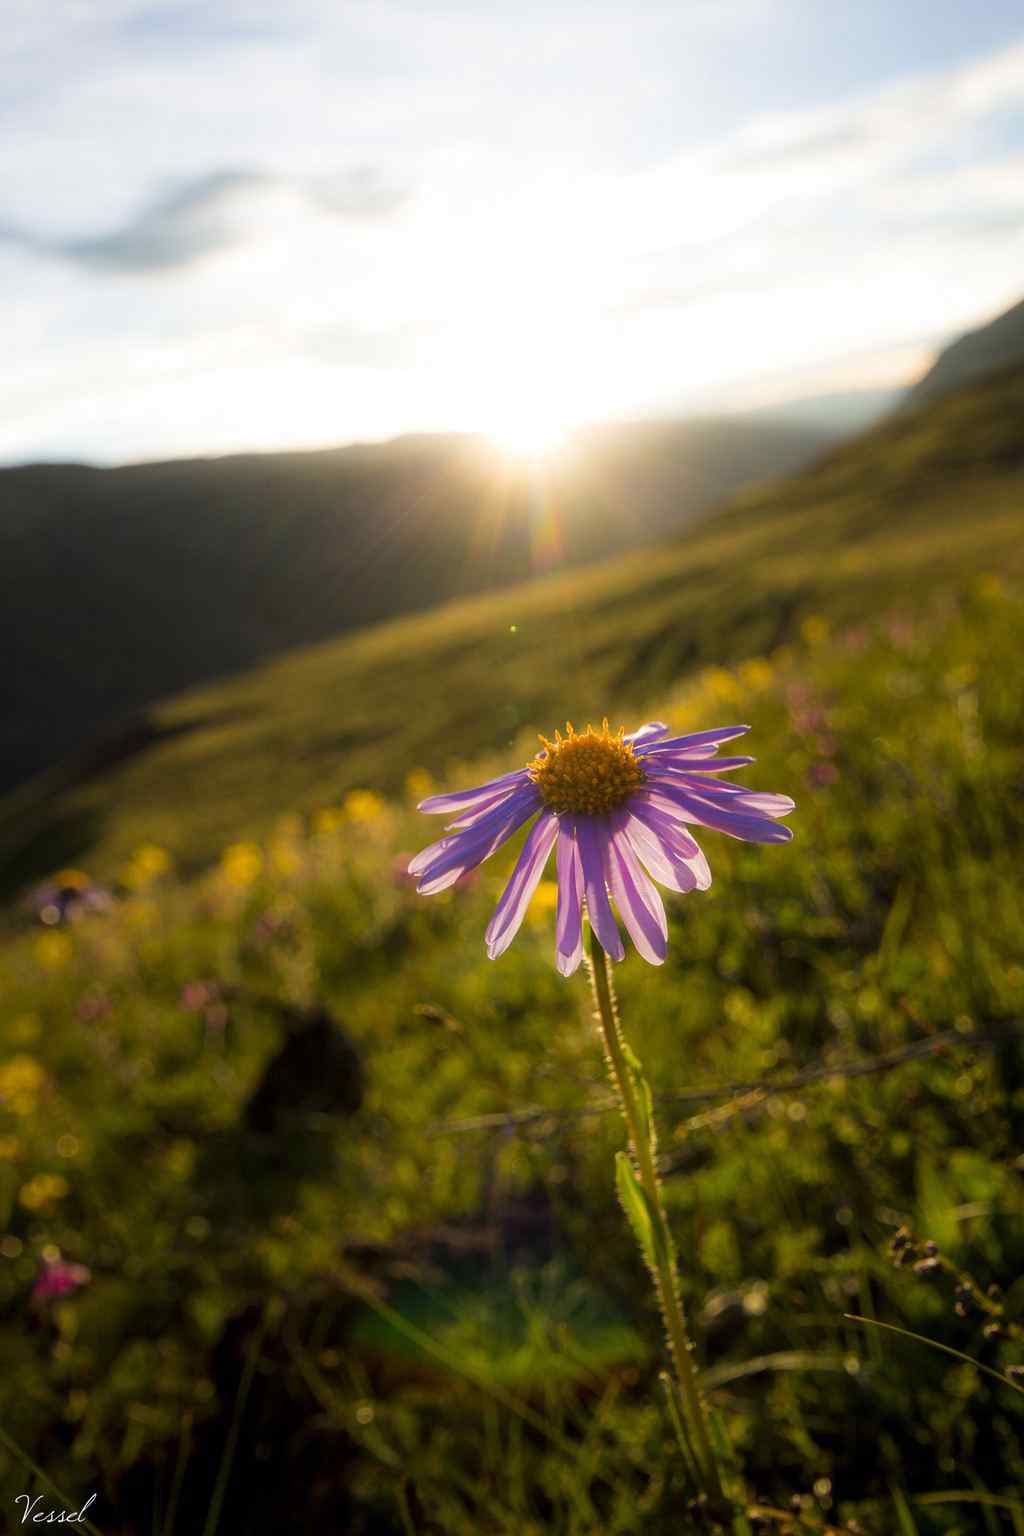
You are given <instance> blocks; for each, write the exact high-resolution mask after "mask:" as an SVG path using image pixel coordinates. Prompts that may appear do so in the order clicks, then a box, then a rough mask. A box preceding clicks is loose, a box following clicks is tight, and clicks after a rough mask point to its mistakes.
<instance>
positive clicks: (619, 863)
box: [604, 829, 668, 965]
mask: <svg viewBox="0 0 1024 1536" xmlns="http://www.w3.org/2000/svg"><path fill="white" fill-rule="evenodd" d="M604 853H605V878H606V879H607V881H608V885H609V887H610V889H611V893H612V896H613V897H614V898H615V905H616V906H617V907H618V909H619V916H620V917H621V918H622V921H623V922H624V923H625V925H626V931H627V932H628V934H629V936H630V938H631V939H632V940H633V943H634V945H635V946H636V951H637V954H639V955H640V956H642V958H643V959H644V960H646V961H647V962H648V963H649V964H650V965H661V964H662V962H663V961H664V959H665V955H666V954H667V952H668V920H667V919H666V917H665V908H664V906H663V904H662V900H661V897H660V896H659V895H658V892H657V889H656V887H655V886H654V885H653V884H652V882H651V880H650V878H649V877H648V876H647V875H646V874H645V873H644V871H643V870H642V869H641V868H640V864H639V862H638V860H637V857H636V854H635V853H634V852H633V849H632V846H631V845H630V841H629V838H628V837H627V835H626V833H625V831H623V830H621V829H620V830H619V831H617V832H613V834H612V836H611V838H610V839H609V840H608V842H607V843H606V844H605V849H604Z"/></svg>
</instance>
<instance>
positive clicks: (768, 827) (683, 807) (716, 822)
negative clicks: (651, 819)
mask: <svg viewBox="0 0 1024 1536" xmlns="http://www.w3.org/2000/svg"><path fill="white" fill-rule="evenodd" d="M652 791H653V792H654V793H656V794H657V795H659V796H662V797H664V798H665V799H667V800H670V801H671V802H672V803H673V804H674V805H676V806H677V807H678V810H679V813H680V814H681V815H682V816H683V818H684V820H686V821H692V822H696V823H697V825H698V826H701V827H712V828H713V829H714V830H715V831H716V832H725V833H726V834H727V835H728V836H729V837H738V838H740V839H742V841H744V842H747V843H788V842H789V840H790V838H791V837H792V836H793V834H792V832H791V831H790V830H789V828H788V827H780V826H779V825H778V824H777V823H776V822H774V821H772V820H771V818H770V817H768V816H759V815H758V814H757V812H756V811H749V812H743V811H733V810H731V809H727V808H726V805H725V804H724V803H723V801H722V800H721V799H720V800H718V801H714V800H711V799H709V798H706V797H705V796H703V795H698V794H695V793H694V792H693V791H692V790H689V789H683V788H681V787H677V786H676V785H675V784H668V783H664V782H662V783H659V784H657V785H656V786H652ZM638 793H639V794H643V793H644V791H642V790H641V791H639V792H638Z"/></svg>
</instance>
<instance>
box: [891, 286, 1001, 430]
mask: <svg viewBox="0 0 1024 1536" xmlns="http://www.w3.org/2000/svg"><path fill="white" fill-rule="evenodd" d="M1022 364H1024V299H1022V300H1021V302H1020V303H1019V304H1015V305H1014V306H1013V308H1012V309H1008V310H1006V312H1005V313H1004V314H1001V315H997V316H996V317H995V319H994V320H990V321H989V322H988V324H987V325H979V326H978V327H977V329H975V330H973V331H968V332H967V333H966V334H965V335H963V336H958V337H957V339H956V341H954V342H951V343H950V345H949V346H948V347H945V348H943V350H942V351H941V352H940V353H939V355H938V357H937V358H936V359H935V362H934V363H933V364H932V366H931V368H929V370H928V372H927V373H926V374H925V375H924V377H923V378H922V379H919V380H918V382H917V383H916V384H915V385H914V387H913V389H911V390H910V392H909V394H908V395H907V403H908V404H909V405H911V406H917V405H922V404H924V402H925V401H927V400H935V399H937V398H938V396H939V395H944V394H949V392H950V391H951V390H954V389H962V388H963V387H964V386H965V385H966V384H972V383H974V382H975V381H976V380H978V379H981V378H984V377H985V375H986V374H990V373H993V372H994V371H995V370H996V369H999V368H1020V367H1021V365H1022Z"/></svg>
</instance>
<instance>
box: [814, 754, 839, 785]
mask: <svg viewBox="0 0 1024 1536" xmlns="http://www.w3.org/2000/svg"><path fill="white" fill-rule="evenodd" d="M838 777H839V774H838V773H837V771H836V765H835V763H830V762H829V761H828V759H827V758H824V759H822V761H820V762H817V763H812V764H811V766H810V767H809V768H808V770H807V782H808V784H809V785H810V786H811V788H812V789H827V788H828V786H829V785H830V784H834V783H835V782H836V779H837V778H838Z"/></svg>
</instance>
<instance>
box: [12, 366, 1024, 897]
mask: <svg viewBox="0 0 1024 1536" xmlns="http://www.w3.org/2000/svg"><path fill="white" fill-rule="evenodd" d="M1022 426H1024V371H1021V372H1019V373H1016V374H1012V375H1010V374H1003V375H1000V376H997V377H995V378H992V379H989V380H986V381H985V382H984V383H983V384H978V385H975V386H973V387H972V388H970V389H967V390H963V391H960V392H959V393H957V394H954V395H952V396H948V397H944V398H943V399H941V400H939V401H937V402H936V403H935V404H933V405H930V406H927V407H924V408H922V409H920V410H918V411H913V412H908V413H901V414H900V415H899V416H897V417H894V418H893V419H891V420H890V421H887V422H885V423H883V424H882V425H880V426H879V427H876V428H875V429H874V430H873V431H872V432H870V433H868V434H867V435H865V436H864V437H863V438H861V439H859V440H858V441H857V442H855V443H851V444H849V445H846V446H844V447H842V448H840V449H837V450H835V451H833V452H832V453H830V454H829V455H828V456H827V458H825V459H823V460H822V461H820V462H819V463H818V464H817V465H816V466H815V467H814V468H813V469H810V470H807V471H805V472H803V473H802V474H800V475H797V476H795V477H793V478H791V479H790V480H787V481H785V482H781V483H778V484H776V485H773V486H767V487H762V488H760V489H757V490H750V491H747V492H745V493H743V494H742V495H741V496H740V497H739V498H737V499H736V500H734V501H733V503H732V504H730V505H729V506H728V507H726V508H725V509H724V510H723V511H722V512H721V513H720V514H719V515H716V516H714V517H710V518H707V519H704V520H702V521H701V522H700V523H699V524H698V525H697V526H695V527H693V528H692V529H690V530H689V531H688V532H687V533H686V535H685V537H682V538H679V539H676V540H675V541H674V542H672V543H669V544H665V545H661V546H657V547H655V548H650V549H644V550H639V551H634V552H633V553H630V554H628V555H621V556H618V557H617V558H616V559H614V560H609V561H607V562H605V563H603V564H600V565H595V566H592V567H590V568H589V569H587V570H582V571H577V572H575V573H564V574H553V575H549V576H546V577H544V578H542V579H539V580H535V581H533V582H531V583H529V584H527V585H523V586H520V587H516V588H513V589H511V590H509V591H506V592H502V593H497V594H491V595H489V596H487V597H478V598H475V599H468V600H463V601H460V602H456V603H451V604H448V605H447V606H446V607H444V608H442V609H440V610H438V611H436V612H433V613H429V614H426V615H421V616H417V617H411V618H406V619H403V620H400V621H397V622H393V623H389V624H384V625H380V626H377V627H375V628H372V629H368V630H365V631H363V632H362V633H360V634H357V635H353V636H350V637H347V638H343V639H340V640H334V641H331V642H329V643H326V644H322V645H317V646H314V647H311V648H309V649H306V650H302V651H297V652H295V653H293V654H291V655H289V656H287V657H284V658H282V659H280V660H278V661H275V662H274V663H272V664H270V665H268V666H264V667H260V668H257V669H255V670H253V671H251V672H249V673H247V674H246V675H245V676H243V677H239V678H236V679H234V680H230V681H228V682H225V683H223V684H220V685H218V686H215V687H207V688H203V689H200V690H195V691H193V692H192V693H190V694H187V695H185V696H183V697H181V698H179V699H175V700H172V701H170V702H168V703H166V704H163V705H161V706H160V707H158V708H157V709H154V710H152V711H151V712H150V713H149V715H148V716H147V717H146V719H145V720H144V721H143V722H142V723H141V724H140V726H139V727H138V728H137V730H136V731H135V733H134V736H132V737H131V738H130V739H128V738H122V739H121V740H120V742H113V743H108V747H109V751H108V760H107V761H106V762H105V763H100V762H99V761H97V760H96V758H95V757H94V758H93V760H92V761H91V762H84V761H81V760H79V761H77V762H69V763H65V764H64V765H63V766H62V767H61V769H60V770H59V771H57V772H54V773H52V774H50V775H48V776H47V777H46V778H41V779H39V780H37V781H35V782H34V783H32V784H30V785H26V786H25V787H24V788H23V789H22V790H21V791H19V792H18V793H17V794H16V795H14V796H9V797H8V798H7V800H6V801H4V802H0V864H3V863H4V862H6V875H5V877H4V878H5V881H6V887H7V889H8V890H12V889H15V888H16V887H17V885H18V884H19V883H21V882H23V881H25V880H26V879H29V878H31V877H32V876H34V875H37V874H43V873H45V872H46V871H47V870H48V869H53V868H54V867H56V866H57V865H59V864H61V863H64V862H66V861H67V860H69V859H84V860H86V861H87V862H88V866H89V868H90V869H94V870H95V871H96V872H97V873H99V874H107V873H111V872H113V871H116V869H117V868H118V866H119V864H120V862H121V861H122V860H123V859H124V858H125V857H126V856H128V855H129V854H130V853H131V851H132V849H134V848H135V847H137V846H138V845H139V844H141V843H143V842H146V841H155V842H157V843H159V844H162V845H163V846H165V847H167V848H169V849H170V850H171V851H172V852H173V854H174V855H175V856H176V857H177V858H178V859H180V861H181V862H182V865H183V867H184V868H186V869H192V868H198V867H200V866H202V865H203V864H204V863H206V862H207V861H209V860H210V859H212V858H214V857H216V855H217V852H218V850H219V849H220V848H221V847H222V846H223V845H224V844H226V843H228V842H230V841H232V840H233V839H235V838H238V837H244V836H247V835H250V834H258V833H259V832H260V831H261V830H263V829H265V828H266V827H267V826H268V825H269V824H270V823H271V822H273V821H274V819H275V818H276V817H278V816H280V815H281V814H282V813H284V812H291V811H299V812H301V811H304V810H308V809H310V808H313V807H316V806H323V805H330V804H336V803H337V801H338V800H339V798H340V797H341V795H342V794H343V793H344V791H345V790H346V789H348V788H351V787H354V786H375V787H376V786H379V787H381V788H382V789H384V790H386V791H393V790H395V789H400V788H401V786H402V785H403V783H404V781H405V779H406V776H407V775H408V773H409V772H410V770H412V769H414V768H426V769H429V770H430V771H432V772H434V773H437V774H441V775H444V776H445V777H449V776H451V775H453V774H455V773H457V771H458V770H457V763H456V760H457V759H463V760H466V761H469V760H471V759H475V758H477V757H479V756H480V755H481V754H483V753H487V752H492V751H493V752H500V753H501V754H502V756H501V758H500V759H498V761H499V762H506V758H507V753H508V752H509V751H510V750H511V749H512V746H513V743H517V749H519V748H522V749H524V750H529V748H530V733H531V732H534V731H537V730H542V729H543V730H548V731H550V729H551V728H552V727H553V726H555V725H557V724H559V723H560V722H561V721H563V720H565V719H566V717H567V716H568V717H571V718H572V719H574V720H576V722H577V723H582V722H585V721H586V720H587V719H588V718H593V719H598V720H599V719H600V718H601V716H602V715H603V714H609V715H614V716H615V719H616V723H618V722H619V721H629V720H633V719H636V718H637V717H638V715H640V714H642V712H643V710H644V709H645V708H647V707H648V706H649V705H651V704H653V703H656V701H657V700H658V699H659V698H664V696H665V692H666V691H667V690H670V689H674V688H675V687H676V686H677V685H678V684H679V682H680V680H681V679H683V678H685V677H686V676H687V675H688V674H689V673H691V672H693V671H695V670H696V669H698V668H700V667H701V666H705V665H707V664H715V665H725V666H729V665H733V664H735V663H737V662H739V661H742V660H743V659H744V658H747V657H752V656H759V655H763V654H765V653H770V652H771V651H772V649H773V648H774V647H776V646H778V645H780V644H784V643H785V642H786V641H787V639H789V638H790V637H791V636H792V635H794V634H795V633H797V632H799V629H800V626H801V624H802V622H803V620H804V619H805V618H806V617H807V616H808V615H810V614H817V615H822V616H823V617H824V618H825V619H826V621H833V622H837V623H845V622H849V621H858V620H860V619H863V618H871V617H872V616H876V615H878V614H883V613H885V612H886V611H887V609H890V608H893V607H895V608H898V609H900V610H905V609H906V608H908V607H913V606H914V605H916V604H918V603H920V602H922V601H926V600H927V599H928V598H929V595H930V594H932V593H935V592H938V591H941V590H944V589H947V588H956V587H960V586H962V585H963V584H964V582H965V581H969V580H970V578H971V576H972V574H973V573H979V572H997V573H999V574H1000V575H1001V576H1004V577H1007V578H1008V579H1011V580H1013V579H1018V578H1020V577H1021V576H1024V431H1022ZM627 510H628V507H627ZM729 700H731V702H729V701H727V702H726V703H724V704H723V708H722V714H723V716H725V715H734V714H739V715H740V716H742V713H743V705H742V690H741V691H740V694H739V695H737V696H736V697H733V695H732V694H730V695H729ZM117 752H120V753H121V760H120V761H119V762H118V761H114V758H115V756H116V754H117Z"/></svg>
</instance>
